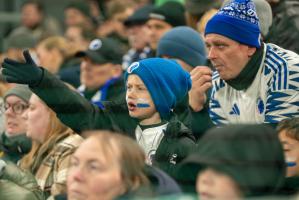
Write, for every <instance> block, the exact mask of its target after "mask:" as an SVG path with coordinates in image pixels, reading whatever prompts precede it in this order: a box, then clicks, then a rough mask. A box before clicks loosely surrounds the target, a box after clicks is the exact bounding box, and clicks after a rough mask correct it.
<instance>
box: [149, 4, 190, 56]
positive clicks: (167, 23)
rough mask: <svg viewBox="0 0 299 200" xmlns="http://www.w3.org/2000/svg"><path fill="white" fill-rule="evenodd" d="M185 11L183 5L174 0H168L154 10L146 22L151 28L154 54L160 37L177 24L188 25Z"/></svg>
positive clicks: (151, 45) (150, 33) (151, 42)
mask: <svg viewBox="0 0 299 200" xmlns="http://www.w3.org/2000/svg"><path fill="white" fill-rule="evenodd" d="M170 11H171V12H170ZM184 12H185V9H184V7H183V5H182V4H180V3H178V2H174V1H168V2H166V3H164V4H163V5H161V6H159V7H156V8H154V9H153V10H152V12H151V13H150V15H149V19H148V21H147V22H146V24H147V26H148V28H149V37H150V47H151V48H152V50H153V51H154V54H155V52H156V50H157V46H158V42H159V40H160V38H161V37H162V36H163V35H164V34H165V33H166V32H167V31H169V30H170V29H171V28H173V27H176V26H184V25H186V21H185V15H184Z"/></svg>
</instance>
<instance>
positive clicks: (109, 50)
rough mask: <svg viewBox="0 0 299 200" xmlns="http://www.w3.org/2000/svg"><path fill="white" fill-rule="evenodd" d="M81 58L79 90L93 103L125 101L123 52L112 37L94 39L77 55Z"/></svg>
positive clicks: (99, 104)
mask: <svg viewBox="0 0 299 200" xmlns="http://www.w3.org/2000/svg"><path fill="white" fill-rule="evenodd" d="M75 56H76V57H80V58H82V59H81V66H80V67H81V73H80V81H81V86H80V87H79V88H78V91H79V92H80V93H81V94H82V95H83V96H84V97H85V98H86V99H88V100H90V101H91V102H92V103H94V104H96V105H98V106H100V107H101V106H102V103H101V102H102V101H112V100H115V101H120V102H124V101H125V86H124V81H123V77H122V74H123V71H122V68H121V59H122V53H121V52H120V50H119V49H118V43H117V42H115V41H113V40H111V39H94V40H92V41H91V42H90V44H89V47H88V49H87V50H86V51H79V52H77V54H76V55H75Z"/></svg>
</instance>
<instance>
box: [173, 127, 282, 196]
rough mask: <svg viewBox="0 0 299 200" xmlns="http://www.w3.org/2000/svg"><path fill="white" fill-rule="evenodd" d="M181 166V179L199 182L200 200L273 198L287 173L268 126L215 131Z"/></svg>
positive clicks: (275, 135)
mask: <svg viewBox="0 0 299 200" xmlns="http://www.w3.org/2000/svg"><path fill="white" fill-rule="evenodd" d="M181 166H182V168H181V169H180V171H179V173H178V176H179V177H180V178H182V179H183V180H185V181H191V182H192V181H194V182H195V181H196V192H197V194H198V196H199V198H200V199H212V198H214V199H224V200H225V199H244V198H246V197H253V198H256V197H259V196H266V195H274V194H276V192H277V191H278V190H279V189H280V187H281V186H282V184H283V181H284V176H285V171H286V169H285V163H284V156H283V150H282V146H281V144H280V142H279V139H278V136H277V134H276V132H275V131H274V130H273V129H272V128H271V127H267V126H265V125H229V126H226V127H220V128H213V129H211V130H209V131H208V132H207V133H206V134H205V135H204V136H203V137H202V139H201V140H200V141H199V143H198V146H197V148H196V150H195V151H194V153H192V154H191V155H190V156H189V157H187V158H186V159H185V160H184V161H183V164H182V165H181ZM186 183H187V182H186Z"/></svg>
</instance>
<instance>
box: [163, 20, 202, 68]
mask: <svg viewBox="0 0 299 200" xmlns="http://www.w3.org/2000/svg"><path fill="white" fill-rule="evenodd" d="M157 56H158V57H162V56H169V57H171V58H177V59H180V60H183V61H184V62H185V63H187V64H189V65H190V66H191V67H196V66H198V65H205V64H206V62H207V56H206V47H205V43H204V42H203V39H202V37H201V36H200V34H199V33H198V32H196V31H195V30H193V29H192V28H189V27H187V26H179V27H175V28H173V29H171V30H170V31H168V32H167V33H165V34H164V35H163V36H162V38H161V39H160V41H159V44H158V48H157Z"/></svg>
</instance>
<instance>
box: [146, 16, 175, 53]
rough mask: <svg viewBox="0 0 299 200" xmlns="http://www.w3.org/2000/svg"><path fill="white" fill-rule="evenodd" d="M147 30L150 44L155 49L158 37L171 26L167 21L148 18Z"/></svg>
mask: <svg viewBox="0 0 299 200" xmlns="http://www.w3.org/2000/svg"><path fill="white" fill-rule="evenodd" d="M146 25H147V27H148V30H149V38H150V46H151V48H152V49H154V50H156V49H157V46H158V43H159V40H160V38H161V37H162V36H163V35H164V34H165V33H166V32H167V31H169V30H170V29H171V28H172V26H171V25H170V24H168V23H167V22H164V21H162V20H158V19H150V20H148V21H147V22H146Z"/></svg>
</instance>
